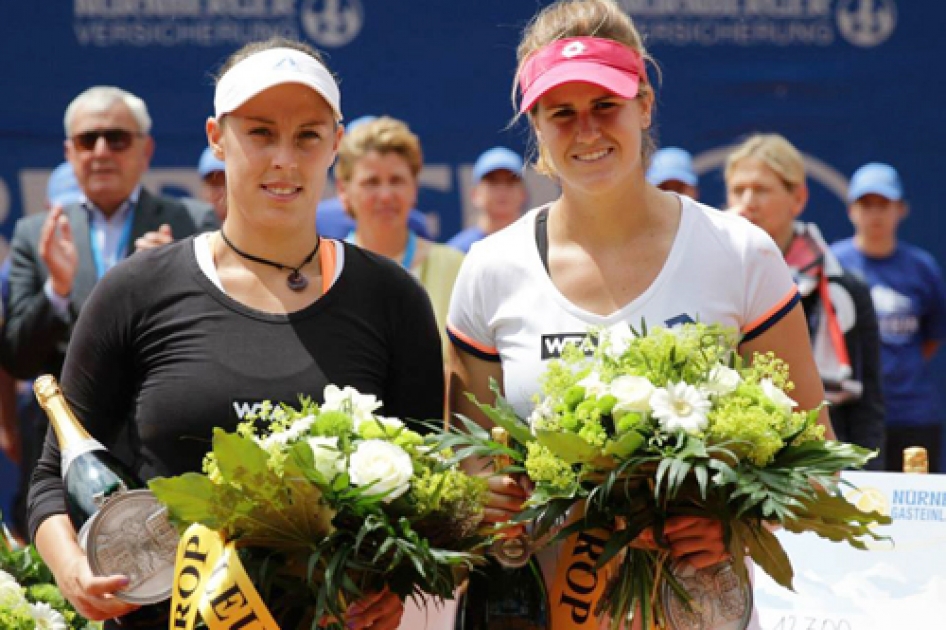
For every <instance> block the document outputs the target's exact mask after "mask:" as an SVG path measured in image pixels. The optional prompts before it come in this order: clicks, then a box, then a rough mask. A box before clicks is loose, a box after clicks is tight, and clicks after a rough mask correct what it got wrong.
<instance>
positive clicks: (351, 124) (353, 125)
mask: <svg viewBox="0 0 946 630" xmlns="http://www.w3.org/2000/svg"><path fill="white" fill-rule="evenodd" d="M377 119H378V117H377V116H372V115H371V114H365V115H364V116H359V117H358V118H353V119H352V120H350V121H348V124H347V125H345V133H351V132H352V131H354V130H355V129H357V128H358V127H361V126H362V125H367V124H368V123H370V122H373V121H375V120H377Z"/></svg>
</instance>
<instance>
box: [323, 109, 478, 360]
mask: <svg viewBox="0 0 946 630" xmlns="http://www.w3.org/2000/svg"><path fill="white" fill-rule="evenodd" d="M423 161H424V158H423V153H422V151H421V146H420V140H419V139H418V137H417V136H416V135H414V134H413V133H412V132H411V130H410V128H408V126H407V125H406V124H405V123H404V122H402V121H400V120H396V119H394V118H390V117H388V116H382V117H381V118H377V119H375V120H372V121H370V122H366V123H363V124H360V125H358V126H357V127H355V128H354V129H353V130H352V131H350V132H349V133H346V134H345V136H344V137H343V138H342V142H341V145H339V148H338V158H337V160H336V162H335V185H336V186H337V187H338V195H339V198H340V199H341V201H342V205H343V206H344V207H345V210H346V212H348V214H349V215H351V216H352V217H354V219H355V230H354V231H353V232H352V233H351V234H350V235H349V237H348V239H347V240H348V241H349V242H352V243H354V244H355V245H358V246H359V247H363V248H365V249H367V250H369V251H372V252H375V253H377V254H381V255H383V256H387V257H388V258H390V259H392V260H395V261H397V262H398V263H400V264H401V266H402V267H404V268H405V269H407V270H408V271H410V272H411V273H412V274H413V275H414V276H415V277H416V278H417V279H418V280H419V281H420V283H421V284H422V285H423V287H424V288H425V289H426V290H427V294H428V295H429V296H430V301H431V303H432V304H433V307H434V315H435V316H436V318H437V327H438V330H439V331H440V334H441V338H442V341H443V342H444V344H446V333H445V329H444V324H445V321H446V315H447V307H448V306H449V305H450V295H451V293H452V292H453V283H454V282H455V281H456V278H457V273H458V272H459V271H460V264H461V263H462V262H463V254H461V253H460V252H458V251H457V250H455V249H453V248H452V247H447V246H446V245H441V244H440V243H434V242H433V241H430V240H428V239H426V238H423V237H421V236H418V235H417V233H415V232H414V231H413V230H411V229H410V227H409V224H408V219H409V215H410V211H411V208H413V207H414V204H415V203H416V201H417V189H418V184H417V176H418V175H419V174H420V170H421V168H422V167H423Z"/></svg>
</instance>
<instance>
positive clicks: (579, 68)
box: [519, 37, 647, 113]
mask: <svg viewBox="0 0 946 630" xmlns="http://www.w3.org/2000/svg"><path fill="white" fill-rule="evenodd" d="M642 80H643V81H645V82H646V81H647V75H646V74H645V73H644V62H643V60H642V59H641V56H640V54H639V53H638V52H637V51H636V50H634V49H632V48H628V47H627V46H625V45H624V44H621V43H619V42H616V41H614V40H613V39H604V38H601V37H570V38H568V39H559V40H556V41H554V42H552V43H551V44H549V45H548V46H546V47H545V48H541V49H539V50H538V51H536V52H535V53H533V54H532V55H531V56H530V57H529V58H528V59H527V60H526V62H525V63H524V64H523V66H522V71H521V72H519V88H520V90H521V91H522V102H521V103H520V105H519V111H520V112H521V113H525V112H527V111H529V110H530V109H532V106H533V105H535V103H536V101H538V100H539V99H540V98H541V97H542V95H543V94H545V93H546V92H548V91H549V90H551V89H552V88H555V87H558V86H560V85H562V84H563V83H570V82H572V81H580V82H582V83H592V84H594V85H597V86H600V87H603V88H604V89H606V90H608V91H609V92H613V93H614V94H616V95H618V96H620V97H622V98H626V99H632V98H634V97H635V96H637V88H638V85H639V84H640V82H641V81H642Z"/></svg>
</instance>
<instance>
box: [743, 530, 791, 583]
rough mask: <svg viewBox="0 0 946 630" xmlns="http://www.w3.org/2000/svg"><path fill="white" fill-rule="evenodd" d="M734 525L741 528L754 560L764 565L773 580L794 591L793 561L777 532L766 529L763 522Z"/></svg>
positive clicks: (763, 567)
mask: <svg viewBox="0 0 946 630" xmlns="http://www.w3.org/2000/svg"><path fill="white" fill-rule="evenodd" d="M734 527H738V528H739V531H740V534H741V538H742V540H743V542H745V544H746V547H747V548H748V549H749V555H751V556H752V560H753V561H754V562H755V563H756V564H758V565H759V566H760V567H762V570H763V571H765V572H766V573H768V574H769V577H771V578H772V579H773V580H775V581H776V582H778V583H779V584H780V585H782V586H783V587H785V588H787V589H789V590H791V591H794V590H795V588H794V586H793V585H792V580H793V579H794V577H795V572H794V570H793V569H792V563H791V561H790V560H789V559H788V554H786V553H785V549H783V548H782V543H781V542H779V539H778V538H776V537H775V534H773V533H772V532H770V531H769V530H768V529H766V528H765V527H764V526H763V525H762V524H761V523H747V522H745V521H736V522H735V523H734Z"/></svg>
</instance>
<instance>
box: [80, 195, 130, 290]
mask: <svg viewBox="0 0 946 630" xmlns="http://www.w3.org/2000/svg"><path fill="white" fill-rule="evenodd" d="M134 222H135V208H134V206H132V208H131V210H129V211H128V216H126V217H125V225H124V226H122V235H121V237H119V239H118V247H117V248H116V249H115V262H116V263H117V262H118V261H119V260H121V259H122V258H124V257H125V255H126V254H127V251H128V245H129V244H130V243H131V225H132V223H134ZM89 236H90V237H91V238H90V239H89V240H90V241H91V246H92V260H93V261H95V274H96V277H97V278H98V279H99V280H101V279H102V276H104V275H105V272H106V271H108V270H109V269H111V267H106V265H105V259H104V258H103V257H102V252H101V251H99V245H98V239H97V238H95V234H92V226H91V225H89ZM103 240H104V234H103Z"/></svg>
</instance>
